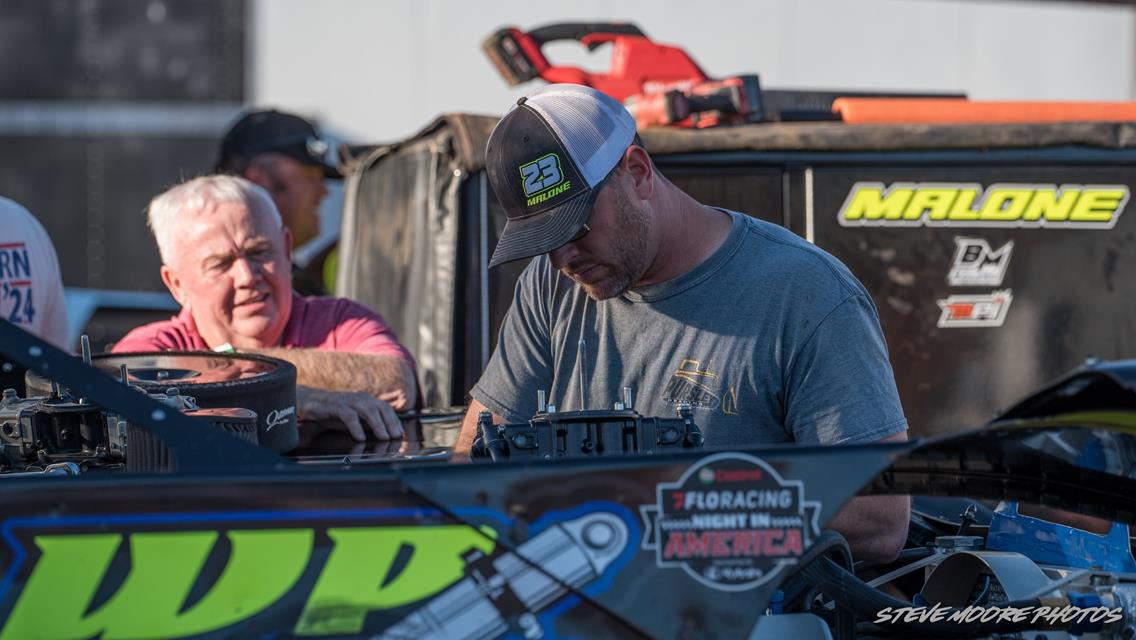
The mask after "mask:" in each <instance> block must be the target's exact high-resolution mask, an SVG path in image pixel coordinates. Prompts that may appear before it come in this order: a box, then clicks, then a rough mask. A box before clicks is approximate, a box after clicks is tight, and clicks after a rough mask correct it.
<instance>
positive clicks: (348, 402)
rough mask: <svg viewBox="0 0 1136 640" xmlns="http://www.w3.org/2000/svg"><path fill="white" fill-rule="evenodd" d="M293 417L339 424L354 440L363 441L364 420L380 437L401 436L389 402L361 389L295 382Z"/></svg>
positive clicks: (400, 423)
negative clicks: (331, 388) (315, 386)
mask: <svg viewBox="0 0 1136 640" xmlns="http://www.w3.org/2000/svg"><path fill="white" fill-rule="evenodd" d="M296 417H297V418H299V419H300V420H305V421H315V422H321V421H322V422H326V421H335V422H334V423H333V424H334V425H335V426H338V424H342V425H343V427H345V428H346V429H347V432H348V433H350V434H351V437H352V438H355V439H356V440H360V441H362V440H366V439H367V432H366V430H365V428H364V426H363V423H366V425H367V427H369V428H370V430H371V433H373V434H375V437H376V438H378V439H379V440H396V439H398V438H401V437H402V422H401V421H400V420H399V419H398V415H397V414H395V412H394V409H393V408H391V406H390V404H388V403H386V402H384V401H382V400H379V399H378V398H375V397H374V396H372V395H371V394H369V393H366V392H363V391H327V390H325V389H313V388H312V387H305V386H302V385H298V386H297V387H296Z"/></svg>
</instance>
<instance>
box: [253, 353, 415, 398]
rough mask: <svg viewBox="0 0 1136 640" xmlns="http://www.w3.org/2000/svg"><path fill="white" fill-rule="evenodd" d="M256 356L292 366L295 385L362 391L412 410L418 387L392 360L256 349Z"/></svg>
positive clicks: (396, 360)
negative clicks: (294, 369)
mask: <svg viewBox="0 0 1136 640" xmlns="http://www.w3.org/2000/svg"><path fill="white" fill-rule="evenodd" d="M257 353H261V354H264V355H266V356H271V357H273V358H280V359H281V360H287V361H288V362H291V363H292V364H294V365H296V384H299V385H304V386H307V387H315V388H317V389H330V390H333V391H364V392H366V393H369V394H371V395H373V396H375V397H376V398H380V399H383V400H386V401H387V402H389V403H390V404H391V406H393V407H394V408H395V409H396V410H398V411H403V410H405V409H410V408H413V407H414V399H415V397H416V396H417V394H418V383H417V381H416V380H415V379H414V374H413V373H412V372H411V369H410V366H409V365H408V364H406V362H405V361H403V360H402V359H401V358H398V357H395V356H378V355H371V354H363V353H345V352H342V351H322V350H316V349H260V350H258V351H257Z"/></svg>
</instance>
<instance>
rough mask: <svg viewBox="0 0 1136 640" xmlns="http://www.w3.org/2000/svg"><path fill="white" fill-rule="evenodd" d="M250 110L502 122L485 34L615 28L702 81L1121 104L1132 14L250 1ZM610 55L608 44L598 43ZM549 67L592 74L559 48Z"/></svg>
mask: <svg viewBox="0 0 1136 640" xmlns="http://www.w3.org/2000/svg"><path fill="white" fill-rule="evenodd" d="M252 12H253V13H252V24H253V27H252V29H253V31H252V33H251V34H250V35H251V36H252V37H251V40H250V42H251V44H250V54H251V55H250V59H249V65H250V73H251V75H250V87H249V88H250V101H251V102H252V103H254V104H258V105H271V106H276V107H279V108H283V109H288V110H293V111H296V112H299V113H303V114H306V115H308V116H312V117H316V118H318V119H319V120H320V122H321V123H322V125H323V126H324V127H326V128H328V129H330V130H332V131H334V132H337V133H338V134H339V135H341V136H344V137H346V138H347V139H349V140H351V141H354V142H386V141H392V140H397V139H401V138H403V137H405V136H407V135H410V134H411V133H414V132H415V131H417V130H418V129H419V128H421V127H422V126H424V125H425V124H426V123H428V122H429V121H430V120H432V119H433V117H434V116H436V115H437V114H440V113H444V112H449V111H470V112H481V113H501V112H503V111H504V110H505V109H506V108H507V107H508V105H509V104H510V103H511V102H512V101H514V100H515V99H516V98H517V97H519V96H520V95H523V94H524V93H525V91H526V90H531V89H532V88H535V87H536V86H537V83H530V84H529V85H524V86H522V87H519V88H516V89H510V88H509V87H507V86H506V84H505V82H504V80H503V79H502V78H501V77H500V76H499V75H498V74H497V71H496V69H495V68H494V67H493V65H492V64H491V63H490V62H489V60H488V58H486V57H485V55H484V53H483V52H482V51H481V48H480V43H481V40H482V39H483V38H485V37H486V36H487V35H489V34H490V33H492V32H494V31H495V30H497V29H498V28H500V27H503V26H507V25H515V26H518V27H520V28H522V29H531V28H533V27H537V26H541V25H544V24H549V23H553V22H569V21H573V22H581V21H630V22H634V23H636V24H638V25H639V26H640V27H641V28H642V29H643V30H644V31H645V32H646V33H647V34H648V35H650V36H651V37H652V38H654V39H656V40H658V41H660V42H665V43H669V44H676V45H680V46H683V47H684V48H686V49H687V51H689V52H690V53H691V55H692V56H693V57H694V59H695V60H696V61H698V63H699V64H700V65H701V66H702V68H703V69H704V70H705V71H706V72H707V73H709V74H711V75H728V74H731V73H745V72H750V73H754V72H756V73H757V74H759V75H760V77H761V81H762V84H763V86H766V87H769V88H833V89H891V90H907V91H914V90H937V91H964V92H966V93H968V94H969V95H970V96H971V97H972V98H975V99H1051V100H1052V99H1073V100H1126V99H1131V98H1133V97H1134V96H1136V87H1134V76H1136V71H1134V68H1133V67H1134V60H1133V58H1134V51H1133V46H1134V45H1133V40H1134V36H1136V20H1134V15H1136V10H1133V9H1132V8H1129V7H1123V6H1113V5H1096V4H1090V3H1063V2H1027V1H1007V2H989V1H984V0H738V1H736V2H729V1H715V0H704V1H702V2H698V1H691V0H589V1H582V2H572V3H560V4H557V3H551V2H532V0H499V1H495V2H491V3H490V2H477V1H475V0H466V1H463V0H320V1H318V2H317V1H314V0H254V2H253V4H252ZM605 49H609V48H605ZM546 53H547V54H548V57H549V58H550V60H551V61H552V62H553V63H554V64H557V63H562V62H567V63H572V64H580V63H583V66H585V67H587V68H593V69H602V68H605V67H606V65H607V56H609V55H610V54H609V53H608V51H607V50H604V49H601V50H600V51H597V52H596V54H595V56H592V57H589V56H588V55H587V54H586V53H584V52H583V49H582V48H580V47H577V46H575V45H573V44H569V43H564V44H554V45H551V46H550V47H547V48H546Z"/></svg>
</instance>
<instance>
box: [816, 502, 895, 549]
mask: <svg viewBox="0 0 1136 640" xmlns="http://www.w3.org/2000/svg"><path fill="white" fill-rule="evenodd" d="M910 518H911V499H910V498H909V497H907V496H858V497H855V498H852V499H851V500H849V501H848V504H846V505H844V508H843V509H841V510H840V511H839V512H837V514H836V516H834V517H833V518H832V520H831V521H830V522H829V523H828V528H830V529H835V530H837V531H839V532H840V533H841V534H842V535H843V536H844V537H845V538H846V539H847V540H848V546H850V547H851V548H852V555H853V557H855V559H856V560H865V561H868V562H872V563H876V564H882V563H887V562H891V561H892V560H895V558H896V556H898V555H899V552H900V551H902V550H903V544H904V542H906V540H907V525H908V520H910Z"/></svg>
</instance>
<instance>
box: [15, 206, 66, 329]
mask: <svg viewBox="0 0 1136 640" xmlns="http://www.w3.org/2000/svg"><path fill="white" fill-rule="evenodd" d="M0 318H3V319H5V320H7V321H9V322H12V323H14V324H15V325H16V326H17V327H20V328H21V329H24V330H26V331H29V332H31V333H33V334H35V335H37V336H39V337H40V338H42V339H44V340H46V341H48V342H50V343H52V344H53V345H55V346H57V347H60V348H62V349H66V348H68V344H67V307H66V306H65V304H64V301H63V277H62V276H61V275H60V273H59V258H58V257H57V256H56V254H55V247H54V246H53V245H52V244H51V238H50V237H48V235H47V231H46V230H45V229H44V228H43V225H42V224H40V222H39V220H36V219H35V216H33V215H32V214H31V213H30V212H29V211H28V210H27V209H25V208H24V207H23V206H21V205H19V204H18V203H16V202H13V201H12V200H9V199H7V198H3V197H0Z"/></svg>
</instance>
